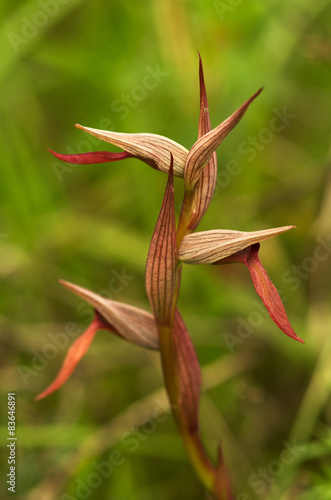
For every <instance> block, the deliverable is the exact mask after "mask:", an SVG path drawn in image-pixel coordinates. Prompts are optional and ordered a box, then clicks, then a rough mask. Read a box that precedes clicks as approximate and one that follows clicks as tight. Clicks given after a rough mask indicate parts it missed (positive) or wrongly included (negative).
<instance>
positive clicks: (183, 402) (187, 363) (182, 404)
mask: <svg viewBox="0 0 331 500" xmlns="http://www.w3.org/2000/svg"><path fill="white" fill-rule="evenodd" d="M173 332H174V346H175V352H176V358H177V370H178V384H179V400H178V403H179V408H180V411H181V414H182V416H183V417H184V421H185V423H186V427H187V429H188V431H189V433H190V434H196V433H197V432H198V427H199V401H200V389H201V372H200V365H199V361H198V358H197V355H196V352H195V349H194V346H193V344H192V341H191V339H190V336H189V333H188V331H187V328H186V326H185V323H184V321H183V319H182V317H181V315H180V313H179V311H178V310H176V314H175V320H174V330H173Z"/></svg>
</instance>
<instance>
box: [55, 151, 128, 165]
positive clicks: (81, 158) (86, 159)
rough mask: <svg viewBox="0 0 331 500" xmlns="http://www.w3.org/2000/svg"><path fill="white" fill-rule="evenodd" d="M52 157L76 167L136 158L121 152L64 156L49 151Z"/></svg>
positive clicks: (93, 152) (96, 152) (94, 152)
mask: <svg viewBox="0 0 331 500" xmlns="http://www.w3.org/2000/svg"><path fill="white" fill-rule="evenodd" d="M48 151H49V152H50V153H52V155H54V156H55V157H56V158H58V159H59V160H62V161H66V162H67V163H74V164H76V165H90V164H92V163H107V162H110V161H119V160H125V159H126V158H134V156H133V155H132V154H131V153H127V152H126V151H121V152H120V153H110V152H109V151H92V152H90V153H80V154H73V155H62V154H60V153H56V152H55V151H52V150H51V149H48Z"/></svg>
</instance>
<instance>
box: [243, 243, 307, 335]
mask: <svg viewBox="0 0 331 500" xmlns="http://www.w3.org/2000/svg"><path fill="white" fill-rule="evenodd" d="M259 248H260V244H259V243H256V244H255V245H252V246H251V248H250V251H249V252H247V253H246V254H245V256H244V257H243V255H244V254H243V253H242V257H241V261H242V262H243V263H244V264H246V266H247V267H248V269H249V272H250V274H251V277H252V281H253V284H254V287H255V290H256V291H257V293H258V294H259V296H260V297H261V299H262V301H263V303H264V305H265V306H266V308H267V310H268V312H269V315H270V318H271V319H272V320H273V322H274V323H275V324H276V325H277V326H278V328H280V329H281V330H282V331H283V332H284V333H285V334H286V335H288V336H289V337H291V338H292V339H294V340H298V341H299V342H302V343H303V344H304V341H303V340H302V339H301V338H300V337H298V335H297V334H296V333H295V331H294V330H293V328H292V326H291V324H290V322H289V319H288V317H287V314H286V311H285V307H284V304H283V302H282V300H281V298H280V296H279V293H278V291H277V288H276V287H275V285H274V284H273V282H272V281H271V279H270V278H269V276H268V274H267V271H266V270H265V269H264V267H263V266H262V263H261V261H260V259H259V256H258V251H259Z"/></svg>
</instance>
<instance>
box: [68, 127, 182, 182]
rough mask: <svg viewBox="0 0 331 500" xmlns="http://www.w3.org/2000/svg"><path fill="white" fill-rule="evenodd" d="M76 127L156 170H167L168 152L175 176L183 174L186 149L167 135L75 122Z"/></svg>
mask: <svg viewBox="0 0 331 500" xmlns="http://www.w3.org/2000/svg"><path fill="white" fill-rule="evenodd" d="M76 127H77V128H80V129H82V130H85V132H88V133H89V134H91V135H93V136H95V137H98V138H99V139H101V140H103V141H106V142H110V143H111V144H114V145H115V146H118V147H120V148H122V149H124V150H125V151H126V152H127V153H130V154H131V155H132V156H133V157H134V158H138V159H140V160H142V161H144V162H145V163H147V164H148V165H150V166H151V167H153V168H155V169H156V170H161V171H162V172H166V173H168V172H169V164H170V163H169V157H170V153H171V154H172V156H173V170H174V175H175V176H176V177H183V176H184V166H185V160H186V157H187V155H188V150H187V149H186V148H184V147H183V146H181V145H180V144H178V143H177V142H175V141H172V140H171V139H168V138H167V137H163V136H161V135H157V134H144V133H141V134H123V133H119V132H110V131H107V130H99V129H95V128H89V127H83V126H82V125H78V124H76Z"/></svg>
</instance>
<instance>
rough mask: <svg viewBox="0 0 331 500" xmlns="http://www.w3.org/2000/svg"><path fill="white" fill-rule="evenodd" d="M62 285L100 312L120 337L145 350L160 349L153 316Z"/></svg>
mask: <svg viewBox="0 0 331 500" xmlns="http://www.w3.org/2000/svg"><path fill="white" fill-rule="evenodd" d="M60 283H61V284H62V285H64V286H65V287H66V288H68V289H69V290H70V291H71V292H73V293H75V294H76V295H78V296H79V297H81V298H82V299H84V300H85V301H86V302H88V303H89V304H90V305H91V306H92V307H93V308H94V309H95V310H96V311H98V313H99V314H100V315H101V316H102V318H104V320H106V322H107V324H108V325H109V327H110V329H111V331H113V332H114V333H116V334H117V335H118V336H119V337H122V338H123V339H124V340H127V341H128V342H131V343H133V344H135V345H139V346H141V347H144V348H145V349H153V350H157V349H159V337H158V333H157V328H156V324H155V320H154V316H153V315H152V314H150V313H148V312H147V311H144V310H143V309H139V308H137V307H134V306H131V305H129V304H124V303H123V302H118V301H115V300H110V299H105V298H104V297H101V296H100V295H98V294H96V293H94V292H92V291H91V290H88V289H87V288H83V287H81V286H78V285H74V284H73V283H69V282H68V281H62V280H61V281H60Z"/></svg>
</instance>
